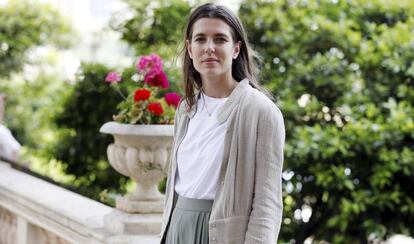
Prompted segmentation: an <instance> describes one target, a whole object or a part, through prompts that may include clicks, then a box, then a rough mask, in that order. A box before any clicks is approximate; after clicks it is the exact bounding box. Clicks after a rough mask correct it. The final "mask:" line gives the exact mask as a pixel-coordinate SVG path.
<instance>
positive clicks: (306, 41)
mask: <svg viewBox="0 0 414 244" xmlns="http://www.w3.org/2000/svg"><path fill="white" fill-rule="evenodd" d="M240 16H241V17H242V19H243V21H244V23H245V25H246V28H247V29H248V32H249V37H250V38H251V41H252V43H253V44H254V46H255V47H256V49H257V50H258V51H259V53H261V54H262V55H263V58H264V65H263V67H264V69H263V81H265V83H266V85H267V87H268V88H270V89H271V90H272V91H273V92H274V93H275V94H276V95H277V96H278V97H279V99H280V101H279V105H280V107H281V109H282V111H283V112H284V116H285V122H286V131H287V144H286V149H285V169H284V170H285V173H284V182H283V184H284V202H285V212H284V220H283V223H284V224H283V226H282V229H281V235H280V237H281V239H282V240H284V241H289V240H295V242H296V243H302V242H303V241H304V240H305V239H306V238H308V237H311V236H312V238H314V239H315V240H316V241H318V240H327V241H329V242H332V243H355V242H362V243H364V242H366V241H367V239H368V237H369V236H370V235H372V234H374V235H375V236H376V237H378V238H381V239H382V238H386V237H388V236H389V235H391V234H393V233H403V234H408V235H414V232H413V230H414V222H413V221H412V216H413V214H414V204H413V203H414V202H413V200H414V199H413V195H412V194H411V190H410V189H412V187H413V186H414V185H413V180H412V173H413V172H414V162H413V158H414V157H413V156H414V155H413V154H414V142H413V138H414V133H413V131H414V130H413V129H414V122H413V118H414V109H413V104H414V97H413V81H414V73H413V70H414V68H413V67H414V66H413V65H414V63H413V60H414V45H413V43H414V18H413V17H412V16H414V4H413V2H412V1H398V2H390V1H380V0H377V1H363V0H354V1H341V0H340V1H338V2H337V3H336V2H334V1H306V2H305V1H276V2H262V1H251V0H247V1H244V2H243V3H242V5H241V8H240ZM309 207H310V208H311V209H312V215H311V217H310V218H309V219H306V218H302V217H301V213H303V211H302V210H304V209H306V208H309Z"/></svg>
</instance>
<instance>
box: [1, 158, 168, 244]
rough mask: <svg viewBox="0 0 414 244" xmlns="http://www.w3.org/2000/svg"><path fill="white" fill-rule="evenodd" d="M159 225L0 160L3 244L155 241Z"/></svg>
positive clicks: (154, 219)
mask: <svg viewBox="0 0 414 244" xmlns="http://www.w3.org/2000/svg"><path fill="white" fill-rule="evenodd" d="M134 218H135V219H136V221H135V222H133V224H130V225H128V221H125V220H126V219H128V220H130V219H134ZM159 221H160V216H158V215H149V214H147V215H145V214H135V215H133V216H130V215H128V214H126V213H123V212H121V211H119V210H117V209H114V208H111V207H108V206H106V205H104V204H102V203H99V202H97V201H94V200H92V199H89V198H86V197H83V196H81V195H79V194H76V193H73V192H71V191H68V190H66V189H64V188H62V187H59V186H56V185H53V184H51V183H48V182H46V181H44V180H41V179H39V178H36V177H33V176H31V175H28V174H26V173H23V172H20V171H18V170H15V169H13V168H11V167H10V166H9V165H8V164H7V163H5V162H2V161H0V243H2V244H9V243H10V244H12V243H13V244H14V243H18V244H26V243H27V244H31V243H36V244H37V243H38V244H42V243H65V244H66V243H82V244H83V243H113V244H115V243H119V244H120V243H146V244H151V243H158V241H159V238H158V235H157V234H156V233H157V231H158V229H159Z"/></svg>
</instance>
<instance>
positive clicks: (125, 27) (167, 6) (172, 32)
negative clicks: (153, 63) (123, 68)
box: [111, 0, 190, 94]
mask: <svg viewBox="0 0 414 244" xmlns="http://www.w3.org/2000/svg"><path fill="white" fill-rule="evenodd" d="M124 2H125V3H127V4H128V6H129V7H130V11H131V12H132V14H133V17H132V18H129V19H127V20H120V19H117V18H114V19H113V21H112V22H111V26H112V28H113V29H114V30H115V31H118V32H119V33H121V36H122V40H124V41H126V42H127V43H128V44H129V45H130V46H131V47H132V48H133V49H134V50H135V54H136V55H137V56H141V55H147V54H150V53H156V54H158V55H159V56H160V57H161V58H162V59H163V60H164V70H165V72H166V74H167V75H168V80H169V81H170V88H171V90H172V91H180V90H182V89H181V87H180V86H179V85H181V80H182V75H181V67H180V66H179V62H178V58H179V57H178V56H179V53H180V51H181V49H182V48H183V47H184V46H183V43H182V38H183V31H184V25H185V21H186V18H187V16H188V15H189V13H190V5H189V4H188V2H187V1H183V0H173V1H166V0H158V1H150V0H143V1H134V0H124ZM119 15H120V16H122V15H121V14H119ZM179 93H180V94H183V93H182V92H179Z"/></svg>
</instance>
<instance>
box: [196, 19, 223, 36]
mask: <svg viewBox="0 0 414 244" xmlns="http://www.w3.org/2000/svg"><path fill="white" fill-rule="evenodd" d="M192 29H193V36H197V35H226V36H231V28H230V26H229V25H228V24H227V23H226V22H224V21H223V20H221V19H219V18H201V19H199V20H197V21H196V22H195V23H194V25H193V28H192Z"/></svg>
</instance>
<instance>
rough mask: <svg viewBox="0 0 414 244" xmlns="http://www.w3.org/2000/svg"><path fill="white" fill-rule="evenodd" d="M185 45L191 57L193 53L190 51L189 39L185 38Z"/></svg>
mask: <svg viewBox="0 0 414 244" xmlns="http://www.w3.org/2000/svg"><path fill="white" fill-rule="evenodd" d="M185 47H186V48H187V52H188V55H189V56H190V58H191V59H193V53H192V52H191V43H190V40H188V39H187V40H185Z"/></svg>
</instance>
